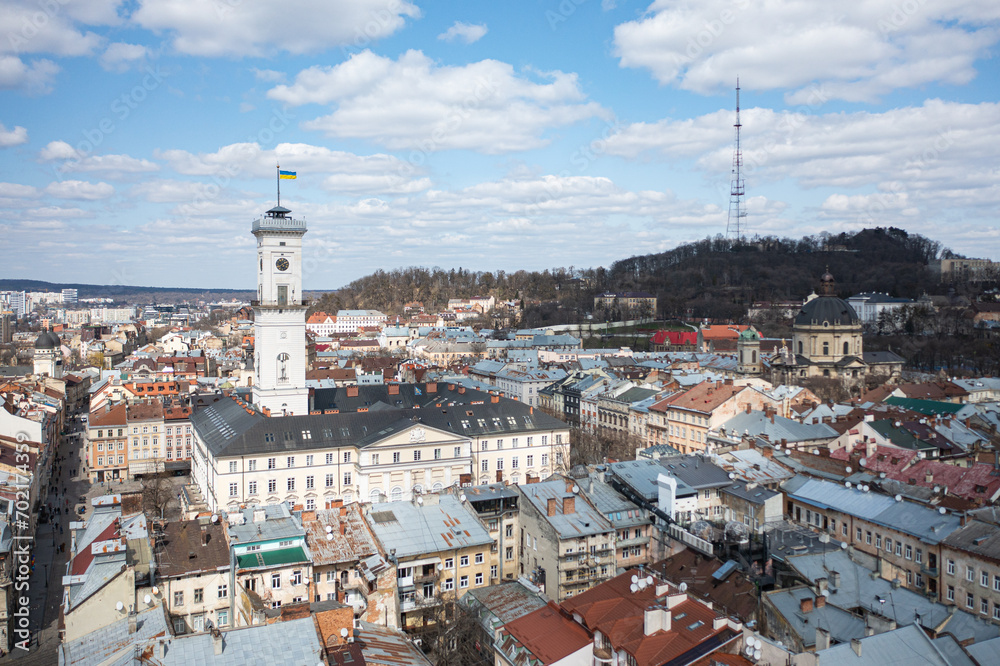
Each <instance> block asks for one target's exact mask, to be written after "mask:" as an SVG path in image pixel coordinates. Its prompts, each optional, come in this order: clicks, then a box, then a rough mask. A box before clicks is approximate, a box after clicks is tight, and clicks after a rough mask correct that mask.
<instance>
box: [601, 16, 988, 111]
mask: <svg viewBox="0 0 1000 666" xmlns="http://www.w3.org/2000/svg"><path fill="white" fill-rule="evenodd" d="M998 19H1000V11H998V9H997V5H996V3H987V2H977V1H976V0H970V1H968V2H957V3H931V2H913V3H899V2H897V0H869V1H868V2H863V3H847V4H844V3H839V4H834V3H826V4H822V3H821V4H816V3H814V2H809V1H808V0H762V1H761V2H750V1H749V0H737V1H736V2H733V1H732V0H706V1H705V2H699V3H687V2H681V1H680V0H657V1H656V2H654V3H653V4H651V5H650V6H649V8H648V9H647V11H646V14H645V15H644V16H643V17H642V18H639V19H637V20H634V21H629V22H626V23H623V24H621V25H619V26H617V27H616V28H615V55H617V56H618V57H619V59H620V64H621V66H622V67H639V68H644V69H648V70H649V71H650V72H651V73H652V75H653V76H654V77H655V78H656V79H657V80H658V81H660V82H661V83H676V84H677V85H679V86H680V87H681V88H684V89H687V90H693V91H695V92H698V93H702V94H705V93H712V92H718V91H720V90H726V89H731V88H732V87H733V85H734V83H735V77H736V75H737V73H738V74H739V76H740V77H741V81H742V82H743V83H744V85H745V87H747V88H748V89H754V90H771V89H784V88H792V89H799V90H798V91H797V92H793V93H792V94H791V95H790V97H789V99H790V100H791V101H792V102H793V103H799V101H798V100H799V99H800V98H801V97H802V96H803V95H805V94H806V93H805V92H803V90H802V89H806V88H808V87H809V86H810V85H811V84H820V85H822V86H823V88H824V90H826V91H827V94H829V95H830V96H831V97H836V98H839V99H845V100H849V101H862V100H871V99H873V98H876V97H878V96H879V95H882V94H885V93H887V92H890V91H892V90H894V89H896V88H909V87H917V86H921V85H925V84H929V83H940V82H943V83H950V84H962V83H966V82H968V81H969V80H970V79H972V78H973V77H974V76H975V69H974V67H973V63H974V62H975V61H976V59H977V58H980V57H984V56H985V55H986V54H987V52H988V49H989V47H990V46H992V45H993V44H995V43H996V41H997V37H998V32H997V30H996V29H995V28H996V26H995V25H994V26H993V27H992V28H991V27H987V26H989V24H991V23H993V24H995V23H996V22H997V20H998Z"/></svg>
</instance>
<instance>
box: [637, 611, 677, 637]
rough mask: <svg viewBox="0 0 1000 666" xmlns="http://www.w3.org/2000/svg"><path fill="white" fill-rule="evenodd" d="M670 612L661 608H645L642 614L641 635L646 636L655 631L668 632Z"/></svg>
mask: <svg viewBox="0 0 1000 666" xmlns="http://www.w3.org/2000/svg"><path fill="white" fill-rule="evenodd" d="M670 619H671V618H670V611H668V610H667V609H666V608H664V607H662V606H654V607H652V608H647V609H646V610H645V611H644V612H643V614H642V633H643V634H644V635H646V636H649V635H651V634H654V633H656V632H657V631H670Z"/></svg>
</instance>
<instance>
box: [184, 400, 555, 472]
mask: <svg viewBox="0 0 1000 666" xmlns="http://www.w3.org/2000/svg"><path fill="white" fill-rule="evenodd" d="M394 386H398V388H399V394H398V395H389V393H388V390H389V387H388V386H386V385H370V386H361V387H357V388H358V389H359V391H358V397H354V396H347V393H346V391H345V392H343V393H342V394H340V393H337V394H335V395H334V398H336V399H334V400H333V402H332V403H331V402H330V401H329V400H327V401H326V403H327V404H328V405H329V406H327V407H321V406H320V401H319V399H318V398H317V403H316V409H321V408H323V409H340V410H341V412H340V413H336V414H308V415H300V416H285V417H282V418H266V417H264V416H262V415H260V414H258V413H257V412H253V413H249V412H248V411H247V408H245V407H243V406H242V405H240V404H238V403H236V402H235V401H234V400H232V399H229V398H223V399H222V400H219V401H217V402H214V403H212V404H211V405H209V406H207V407H205V408H203V409H199V410H197V411H196V412H195V413H194V414H192V416H191V423H192V424H193V425H194V427H195V429H196V430H197V432H198V435H199V437H201V439H202V440H203V441H204V442H205V443H206V445H207V446H208V448H209V450H211V451H212V453H213V454H215V455H216V456H227V457H228V456H240V455H261V454H268V453H277V454H282V453H295V452H296V451H308V450H312V449H324V448H331V447H337V446H358V447H365V446H368V445H371V444H374V443H376V442H379V441H382V440H383V439H385V438H387V437H389V436H391V435H393V434H395V433H398V432H400V431H403V430H406V429H407V428H410V427H412V426H413V425H415V424H416V423H420V424H423V425H425V426H428V427H431V428H437V429H438V430H442V431H445V432H450V433H454V434H456V435H458V436H460V437H473V436H478V435H494V434H496V435H504V434H517V433H531V432H535V431H537V430H552V429H564V428H566V427H567V426H566V424H565V423H564V422H563V421H559V420H558V419H555V418H553V417H551V416H548V415H546V414H543V413H542V412H540V411H538V410H535V409H533V408H532V407H531V406H529V405H526V404H524V403H521V402H518V401H516V400H508V399H506V398H498V402H495V403H494V402H492V400H491V398H493V397H494V396H490V394H488V393H483V392H481V391H476V390H473V389H466V388H464V387H460V386H458V385H456V384H451V385H448V384H439V385H438V387H444V388H440V390H437V391H435V392H433V393H429V394H428V393H427V392H426V391H427V385H426V384H401V385H394ZM448 386H452V387H454V390H449V389H448V388H447V387H448ZM328 390H329V391H333V390H334V389H322V391H328ZM335 390H336V391H338V392H339V391H341V389H335ZM459 391H464V393H460V392H459ZM320 392H321V391H319V390H318V391H316V394H317V396H318V395H319V393H320ZM337 396H340V397H337ZM359 401H360V402H359ZM359 408H363V409H367V410H368V411H364V412H358V411H356V410H357V409H359ZM469 412H471V415H470V414H469ZM511 418H513V421H511ZM480 421H482V424H480V423H479V422H480ZM303 432H307V433H309V436H308V437H303V435H302V433H303Z"/></svg>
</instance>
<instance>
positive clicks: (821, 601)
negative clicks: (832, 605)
mask: <svg viewBox="0 0 1000 666" xmlns="http://www.w3.org/2000/svg"><path fill="white" fill-rule="evenodd" d="M823 606H826V596H825V595H822V594H821V595H819V596H818V597H816V608H822V607H823Z"/></svg>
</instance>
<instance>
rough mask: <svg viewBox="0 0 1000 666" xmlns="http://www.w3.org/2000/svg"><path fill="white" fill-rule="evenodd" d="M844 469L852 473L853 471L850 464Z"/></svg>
mask: <svg viewBox="0 0 1000 666" xmlns="http://www.w3.org/2000/svg"><path fill="white" fill-rule="evenodd" d="M844 471H845V472H846V473H848V474H850V473H851V466H850V465H848V466H847V467H845V468H844Z"/></svg>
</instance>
